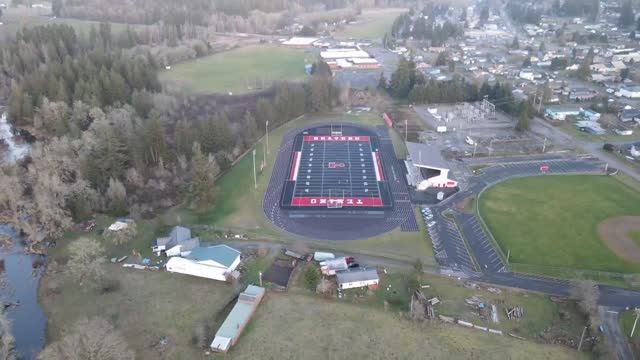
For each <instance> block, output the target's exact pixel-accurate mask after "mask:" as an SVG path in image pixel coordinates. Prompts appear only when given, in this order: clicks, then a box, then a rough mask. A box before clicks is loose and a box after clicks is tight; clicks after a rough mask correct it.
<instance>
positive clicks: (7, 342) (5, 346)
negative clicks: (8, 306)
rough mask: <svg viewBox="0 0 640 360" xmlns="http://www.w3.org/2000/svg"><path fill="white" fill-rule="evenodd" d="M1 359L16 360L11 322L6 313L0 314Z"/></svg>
mask: <svg viewBox="0 0 640 360" xmlns="http://www.w3.org/2000/svg"><path fill="white" fill-rule="evenodd" d="M0 359H2V360H15V359H16V352H15V341H14V338H13V334H11V321H10V320H9V319H7V316H6V315H5V314H4V313H0Z"/></svg>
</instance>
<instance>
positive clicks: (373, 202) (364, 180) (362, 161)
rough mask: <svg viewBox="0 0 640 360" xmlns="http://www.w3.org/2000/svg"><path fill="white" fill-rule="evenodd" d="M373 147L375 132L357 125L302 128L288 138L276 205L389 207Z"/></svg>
mask: <svg viewBox="0 0 640 360" xmlns="http://www.w3.org/2000/svg"><path fill="white" fill-rule="evenodd" d="M379 147H380V142H379V140H378V137H377V136H376V135H375V133H374V132H372V131H369V130H366V129H364V128H360V127H355V126H340V127H339V128H338V127H336V126H335V125H334V126H333V127H332V126H330V125H323V126H318V127H314V128H310V129H307V130H304V131H303V132H301V133H299V134H298V135H296V137H295V139H294V141H293V153H292V155H291V159H290V164H289V172H288V176H287V180H286V181H285V184H284V187H283V190H282V197H281V203H280V205H281V206H282V207H283V208H287V209H300V210H302V209H325V210H326V209H348V210H384V209H388V208H391V207H393V201H392V199H391V192H390V191H389V184H388V181H387V177H386V175H385V169H384V166H383V161H382V155H381V154H380V152H379Z"/></svg>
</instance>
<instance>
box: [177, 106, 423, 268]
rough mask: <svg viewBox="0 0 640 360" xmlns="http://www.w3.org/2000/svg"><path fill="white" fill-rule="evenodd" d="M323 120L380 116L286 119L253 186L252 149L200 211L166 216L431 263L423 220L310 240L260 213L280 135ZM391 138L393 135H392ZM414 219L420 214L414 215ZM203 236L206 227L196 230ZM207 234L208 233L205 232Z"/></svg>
mask: <svg viewBox="0 0 640 360" xmlns="http://www.w3.org/2000/svg"><path fill="white" fill-rule="evenodd" d="M327 121H350V122H353V123H355V124H361V125H367V126H376V125H383V124H384V122H383V121H382V118H381V117H380V114H377V113H362V114H360V115H355V114H344V113H333V114H324V115H307V116H304V117H302V118H300V119H298V120H295V121H292V122H289V123H287V124H285V125H283V126H281V127H279V128H277V129H273V130H271V131H270V132H269V154H268V155H267V165H266V167H265V168H264V171H263V172H262V174H259V175H258V181H257V183H258V188H257V189H256V190H254V183H253V159H252V156H251V153H248V155H247V156H245V157H244V158H242V159H241V160H240V161H238V163H237V164H236V165H235V166H234V167H233V168H232V169H231V170H229V171H228V172H227V173H226V174H225V175H223V176H222V177H221V178H220V179H219V180H218V183H217V186H218V192H217V194H218V195H217V197H216V201H215V205H214V206H212V207H211V209H209V210H208V211H206V212H205V213H204V214H198V215H196V214H194V213H193V212H191V211H190V210H188V209H184V208H181V209H177V210H175V211H173V212H172V214H170V215H169V216H168V217H170V218H174V217H177V216H179V217H180V218H181V221H182V223H183V224H187V225H188V224H209V225H214V226H216V227H219V228H220V229H231V230H233V231H237V232H243V233H246V234H248V235H250V237H252V238H255V239H260V240H267V241H278V242H283V243H289V242H292V241H299V240H306V241H309V244H310V245H311V246H314V247H318V248H326V249H333V250H336V251H340V250H342V251H356V250H357V251H359V252H361V253H363V254H368V255H379V256H388V257H390V258H394V259H397V260H408V261H414V260H415V259H416V258H418V257H419V258H421V259H423V261H424V262H425V264H428V265H429V264H434V261H433V252H432V248H431V245H430V243H429V240H428V235H427V232H426V229H425V228H424V226H423V224H420V226H421V231H420V232H419V233H411V232H401V231H400V230H399V229H396V230H394V231H392V232H390V233H387V234H382V235H379V236H376V237H374V238H370V239H366V240H355V241H312V240H310V239H303V238H301V237H298V236H296V235H293V234H289V233H283V232H282V231H280V230H279V229H277V228H275V227H274V226H273V224H271V222H270V221H269V220H268V219H267V218H266V217H265V215H264V212H263V209H262V200H263V197H264V193H265V191H266V188H267V185H268V183H269V180H270V178H271V172H272V170H273V161H274V159H275V156H276V154H277V152H278V149H279V148H280V145H281V143H282V137H283V135H284V134H285V133H286V132H287V131H289V130H290V129H293V128H297V127H302V126H307V125H312V124H314V123H323V122H327ZM394 141H397V139H396V140H394ZM256 150H257V152H256V163H257V164H258V163H259V161H260V159H262V158H263V154H264V153H263V151H264V142H263V143H261V144H258V145H257V146H256ZM418 222H420V219H419V218H418ZM199 235H200V236H204V237H205V238H206V237H207V234H206V233H199ZM209 236H210V235H209Z"/></svg>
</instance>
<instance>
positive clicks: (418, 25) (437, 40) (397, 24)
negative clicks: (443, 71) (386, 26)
mask: <svg viewBox="0 0 640 360" xmlns="http://www.w3.org/2000/svg"><path fill="white" fill-rule="evenodd" d="M432 19H433V18H432V17H429V20H425V18H424V16H422V15H418V16H413V17H412V16H411V15H410V14H409V13H405V14H402V15H400V16H398V17H397V18H396V19H395V20H394V22H393V24H392V26H391V35H392V36H393V37H395V38H402V39H406V38H409V37H413V38H414V39H417V40H429V41H430V42H431V46H441V45H442V44H444V42H445V41H447V40H448V39H450V38H456V37H460V36H462V35H464V29H463V28H462V26H460V25H455V24H452V23H451V22H449V21H445V22H444V23H443V24H438V23H435V22H434V21H433V20H432Z"/></svg>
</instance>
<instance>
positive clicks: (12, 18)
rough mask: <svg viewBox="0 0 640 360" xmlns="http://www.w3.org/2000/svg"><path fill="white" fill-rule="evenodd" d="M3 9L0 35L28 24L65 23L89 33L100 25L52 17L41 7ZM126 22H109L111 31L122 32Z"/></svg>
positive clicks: (13, 32)
mask: <svg viewBox="0 0 640 360" xmlns="http://www.w3.org/2000/svg"><path fill="white" fill-rule="evenodd" d="M2 10H3V15H2V22H3V23H4V24H3V25H1V26H0V36H2V35H13V34H15V33H16V31H18V30H20V29H22V28H24V27H29V26H38V25H49V24H67V25H71V26H73V28H74V29H75V30H76V32H78V33H84V34H87V35H88V34H89V30H90V29H91V26H92V25H93V26H95V27H96V29H97V28H98V26H99V25H100V22H98V21H88V20H78V19H66V18H53V17H50V16H49V15H50V14H49V13H48V11H46V10H43V9H33V8H26V7H18V8H5V9H2ZM126 26H127V25H126V24H120V23H111V31H112V33H114V34H117V33H119V32H122V31H124V30H125V29H126ZM130 26H132V27H134V28H136V29H143V28H145V27H146V26H145V25H130Z"/></svg>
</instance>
